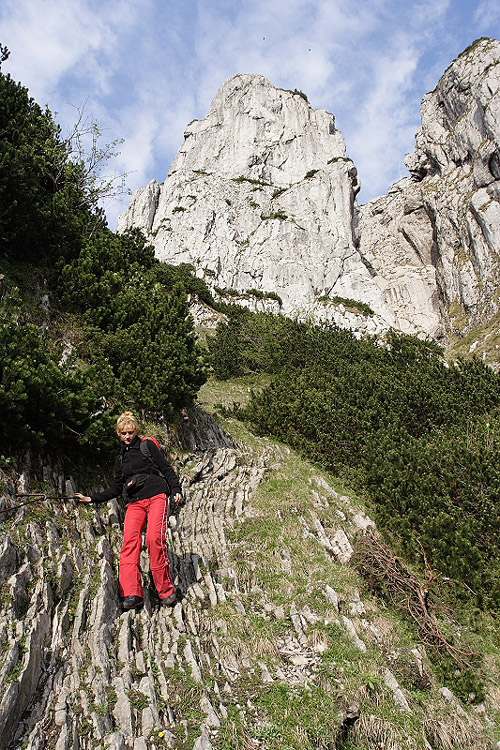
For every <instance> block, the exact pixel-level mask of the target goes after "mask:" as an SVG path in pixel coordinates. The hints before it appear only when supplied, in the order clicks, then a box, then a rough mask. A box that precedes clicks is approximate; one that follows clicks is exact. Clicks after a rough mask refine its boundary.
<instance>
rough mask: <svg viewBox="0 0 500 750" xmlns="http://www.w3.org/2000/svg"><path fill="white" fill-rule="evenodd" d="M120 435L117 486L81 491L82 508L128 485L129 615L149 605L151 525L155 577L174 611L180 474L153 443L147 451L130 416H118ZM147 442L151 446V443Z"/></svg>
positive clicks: (125, 598) (123, 587) (125, 575)
mask: <svg viewBox="0 0 500 750" xmlns="http://www.w3.org/2000/svg"><path fill="white" fill-rule="evenodd" d="M116 432H117V435H118V437H119V438H120V440H121V441H122V445H121V450H120V453H119V455H118V456H117V458H116V461H115V477H114V482H113V485H112V486H111V487H108V489H106V490H103V491H102V492H97V493H95V494H94V495H91V496H90V497H89V496H87V495H82V494H81V493H80V492H75V497H76V498H77V499H78V500H79V501H80V502H82V503H103V502H106V500H111V499H112V498H113V497H118V495H120V494H121V493H122V491H123V487H124V486H125V488H126V491H127V495H128V498H129V500H128V504H127V510H126V513H125V526H124V530H123V546H122V550H121V553H120V596H121V597H122V607H123V609H124V610H129V609H137V608H140V607H142V605H143V603H144V589H143V585H142V574H141V569H140V564H139V563H140V556H141V548H142V533H143V531H144V527H145V526H146V522H147V524H148V527H147V532H146V544H147V546H148V550H149V557H150V566H151V573H152V574H153V580H154V582H155V586H156V589H157V591H158V595H159V597H160V600H161V604H162V605H164V606H167V607H172V606H173V605H174V604H175V602H176V601H177V596H176V592H175V587H174V583H173V581H172V574H171V572H170V561H169V558H168V552H167V521H168V502H169V497H171V498H172V497H173V499H174V501H175V502H176V503H177V504H179V503H181V502H182V489H181V485H180V482H179V478H178V477H177V474H176V473H175V471H174V470H173V468H172V467H171V465H170V464H169V462H168V461H167V459H166V458H165V456H164V455H163V453H162V452H161V450H160V449H159V448H158V446H157V445H156V443H155V442H154V441H153V440H147V449H146V450H145V449H144V447H143V448H142V449H141V443H142V440H141V438H140V437H139V425H138V423H137V420H136V418H135V417H134V415H133V414H132V412H130V411H126V412H124V413H123V414H121V415H120V416H119V417H118V420H117V422H116ZM145 442H146V441H145Z"/></svg>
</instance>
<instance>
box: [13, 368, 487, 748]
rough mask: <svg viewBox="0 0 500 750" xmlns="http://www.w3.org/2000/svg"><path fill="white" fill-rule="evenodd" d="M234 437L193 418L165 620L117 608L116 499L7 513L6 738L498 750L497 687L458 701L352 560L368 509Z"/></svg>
mask: <svg viewBox="0 0 500 750" xmlns="http://www.w3.org/2000/svg"><path fill="white" fill-rule="evenodd" d="M230 388H232V389H233V392H232V393H231V395H230V398H232V397H233V396H234V393H235V392H237V391H239V392H240V394H241V395H242V396H243V395H244V392H245V391H246V390H247V387H246V385H245V381H243V382H240V381H239V382H235V383H234V384H233V385H230ZM225 393H227V391H226V386H224V390H223V391H221V389H220V386H219V385H217V384H212V383H210V384H208V385H207V386H206V387H205V389H204V390H203V391H202V393H201V396H200V398H201V401H202V402H203V403H205V405H206V407H208V408H210V406H211V404H213V403H214V401H218V400H222V401H223V400H225V398H226V397H227V396H225V395H224V394H225ZM227 429H229V430H230V431H231V432H232V433H233V434H234V437H231V436H230V435H229V434H228V433H227V432H226V433H224V432H223V431H222V430H221V429H220V427H218V426H217V424H216V423H215V422H213V420H212V419H211V418H210V417H209V416H208V415H206V414H204V413H203V412H199V411H192V412H190V422H189V423H187V424H186V425H185V426H184V428H183V434H182V435H181V436H180V438H181V441H182V443H183V445H184V448H183V449H179V450H178V452H177V456H176V461H177V464H178V467H179V469H180V471H181V473H182V475H183V476H184V484H185V487H186V489H187V493H186V494H187V502H186V504H185V505H184V506H183V507H182V508H181V509H180V510H179V512H178V513H176V515H175V516H173V517H171V519H170V529H169V539H170V546H171V550H172V560H173V566H174V570H175V573H176V576H177V580H178V584H179V587H180V590H181V592H182V594H183V600H182V602H181V603H179V604H178V605H176V607H175V608H174V610H173V611H165V610H159V609H158V604H157V602H156V600H155V598H154V595H153V594H152V593H151V592H150V591H148V592H147V594H146V603H145V607H144V609H143V610H142V611H141V612H139V613H134V612H128V613H123V614H122V613H121V612H120V609H119V604H118V597H117V579H116V565H117V558H118V552H119V546H120V538H121V534H120V523H119V519H120V517H121V511H120V509H119V508H118V506H117V505H116V504H114V503H112V504H110V505H109V506H105V507H104V508H103V509H87V508H83V507H81V506H77V507H75V506H72V505H69V504H68V505H66V506H64V505H62V504H60V503H59V504H54V503H53V504H50V503H48V504H47V503H40V504H39V505H29V506H25V507H24V508H23V509H21V510H18V511H11V512H8V513H4V512H3V513H2V515H1V523H2V531H1V553H0V555H1V570H2V571H3V576H4V578H5V579H6V580H5V582H4V586H3V593H2V600H1V603H2V609H1V615H0V618H1V623H2V627H1V628H0V632H1V633H2V636H1V637H2V661H1V672H0V684H1V685H2V693H3V699H2V702H1V704H0V736H1V737H2V740H1V742H2V746H3V747H6V748H9V749H10V748H12V749H13V748H18V747H20V746H21V745H22V746H23V747H24V748H27V749H28V750H33V749H34V748H38V749H40V750H41V749H42V748H49V747H51V748H57V750H62V749H63V748H70V747H71V748H75V747H77V748H82V749H83V748H96V747H98V748H109V749H112V750H124V749H125V748H134V749H135V750H145V749H146V748H151V749H152V748H161V747H173V748H186V749H187V748H196V749H197V750H202V749H203V750H209V749H210V748H214V750H215V749H216V748H220V749H221V750H222V748H243V747H252V748H270V749H273V748H276V750H277V749H278V748H283V747H289V748H299V747H300V748H311V749H312V748H315V749H316V748H327V747H328V748H331V747H337V748H351V749H352V748H358V747H359V748H361V747H375V746H377V747H384V748H389V747H391V748H420V747H432V748H443V749H444V748H448V747H461V748H467V747H470V748H492V747H493V739H492V738H493V734H492V728H491V726H490V724H491V720H492V718H493V717H494V716H495V715H496V713H497V712H498V709H499V705H498V697H497V696H496V694H495V686H494V685H493V684H492V685H491V688H490V689H489V690H488V696H487V699H486V700H485V702H484V705H483V706H482V709H481V710H482V713H476V712H471V711H470V710H467V709H465V707H463V706H461V705H460V703H459V701H458V700H457V699H456V698H455V697H454V696H453V694H452V693H451V692H450V691H449V690H447V689H441V688H440V682H439V681H438V680H437V678H436V677H435V676H434V674H433V670H432V667H431V664H430V662H429V660H428V657H427V656H426V648H425V646H424V645H423V644H422V643H421V642H419V640H418V639H416V638H415V636H414V635H412V633H411V629H408V625H407V624H405V622H404V621H403V620H401V617H400V616H399V615H398V614H397V613H396V612H395V610H393V609H392V608H391V607H387V605H383V606H381V603H380V602H379V601H378V600H377V599H376V598H374V596H373V595H372V594H371V593H370V592H369V590H368V589H367V587H366V584H365V582H364V581H363V579H362V578H361V577H360V576H359V574H358V573H356V572H355V569H354V568H353V567H352V566H350V565H349V564H348V562H349V559H350V557H351V555H352V544H354V543H355V539H356V537H357V535H359V534H361V535H362V536H364V538H367V537H366V534H367V533H368V532H370V530H371V531H372V532H373V522H371V521H370V519H369V518H368V516H367V515H366V512H365V511H364V509H363V507H362V505H360V503H359V501H357V500H356V499H355V498H353V497H350V496H349V495H347V494H345V492H344V491H343V490H342V489H341V488H338V487H337V489H335V483H334V482H333V481H332V479H331V478H330V477H328V476H327V475H325V474H324V473H323V472H321V471H319V470H317V469H316V468H315V467H313V466H312V465H310V464H308V463H307V462H305V461H302V460H300V459H298V458H297V456H296V455H295V454H293V453H292V452H291V451H289V450H288V449H286V448H284V447H282V446H279V445H277V444H274V443H272V442H270V441H267V440H263V439H259V438H256V437H255V436H252V435H251V434H250V433H248V432H247V431H246V430H245V428H243V426H242V425H241V424H240V423H238V422H236V421H234V420H231V421H229V422H227V423H226V430H227ZM235 438H236V440H237V442H236V441H235ZM7 471H8V470H7ZM8 473H9V477H8V478H7V475H6V474H5V473H4V483H5V490H4V493H3V494H4V498H3V499H2V511H4V510H5V509H6V508H7V507H9V506H10V505H11V504H12V503H16V502H17V503H18V502H19V501H18V500H17V501H15V500H14V499H13V497H12V495H11V493H12V491H13V490H14V485H15V483H16V482H17V486H18V487H19V486H22V485H23V483H24V485H25V484H26V483H27V482H28V476H31V480H29V481H30V485H31V486H30V489H32V488H34V487H36V484H35V482H34V480H33V476H34V474H36V473H37V472H36V470H35V467H31V468H30V469H29V470H28V467H25V473H23V474H22V475H19V474H16V473H15V472H13V471H12V470H10V472H9V471H8ZM44 477H45V480H46V482H47V484H49V485H50V484H51V483H52V481H53V480H52V477H51V474H50V472H49V471H48V468H46V469H45V470H44ZM58 481H59V482H60V481H61V480H60V479H59V480H58ZM24 488H25V486H24ZM146 562H147V561H146V559H144V560H143V563H144V564H146ZM497 651H498V650H497V649H495V650H491V651H490V657H489V667H488V669H489V673H491V674H494V673H495V664H496V663H497V660H498V653H497ZM496 671H497V670H496ZM450 741H451V742H452V744H450ZM426 743H427V744H426Z"/></svg>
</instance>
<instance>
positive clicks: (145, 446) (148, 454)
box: [140, 435, 163, 476]
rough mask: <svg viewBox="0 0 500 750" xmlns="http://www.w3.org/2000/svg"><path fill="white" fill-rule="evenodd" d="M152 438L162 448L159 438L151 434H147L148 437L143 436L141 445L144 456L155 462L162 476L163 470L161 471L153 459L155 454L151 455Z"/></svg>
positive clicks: (155, 466) (156, 468)
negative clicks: (149, 443) (150, 443)
mask: <svg viewBox="0 0 500 750" xmlns="http://www.w3.org/2000/svg"><path fill="white" fill-rule="evenodd" d="M150 440H151V441H152V442H153V443H154V444H155V445H156V446H157V447H158V448H159V450H161V446H160V443H159V442H158V440H157V439H156V438H154V437H150V436H149V435H147V436H146V437H143V438H141V445H140V449H141V453H142V454H143V456H145V457H146V458H147V459H148V461H150V462H151V463H152V464H153V466H154V468H155V470H156V471H157V472H158V474H159V475H160V476H163V474H162V472H161V471H160V469H159V468H158V466H157V465H156V464H155V462H154V460H153V456H152V455H151V451H150V450H149V446H148V442H149V441H150Z"/></svg>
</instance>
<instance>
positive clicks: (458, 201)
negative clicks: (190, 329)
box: [118, 39, 500, 343]
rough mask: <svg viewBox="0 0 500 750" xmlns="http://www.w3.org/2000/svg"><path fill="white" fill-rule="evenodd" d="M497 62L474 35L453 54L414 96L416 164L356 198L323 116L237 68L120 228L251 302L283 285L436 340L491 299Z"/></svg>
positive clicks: (382, 327)
mask: <svg viewBox="0 0 500 750" xmlns="http://www.w3.org/2000/svg"><path fill="white" fill-rule="evenodd" d="M499 63H500V42H498V41H496V40H492V39H484V40H480V41H478V42H477V43H475V44H474V45H471V47H470V48H468V49H467V50H466V51H465V52H463V53H462V54H461V55H460V56H459V58H458V59H457V60H455V61H454V62H453V63H452V64H451V65H450V67H449V68H448V70H447V71H446V72H445V74H444V75H443V77H442V78H441V80H440V81H439V83H438V85H437V86H436V89H435V90H434V91H433V92H432V93H430V94H427V95H426V96H425V97H424V100H423V103H422V110H421V114H422V126H421V128H420V129H419V131H418V133H417V136H416V147H415V152H414V153H413V154H411V155H409V156H408V157H407V159H406V164H407V166H408V169H409V171H410V174H411V177H408V178H405V179H403V180H401V181H399V182H398V183H396V184H395V185H393V186H392V188H391V189H390V190H389V192H388V194H387V195H385V196H382V197H380V198H377V199H375V200H372V201H370V202H368V203H367V204H366V205H363V206H359V205H358V203H357V200H356V195H357V193H358V191H359V187H360V183H359V179H358V173H357V169H356V166H355V165H354V164H353V162H352V160H351V159H350V158H349V157H348V156H347V154H346V147H345V142H344V138H343V136H342V134H341V133H340V131H339V130H338V129H337V127H336V124H335V118H334V116H333V115H332V114H329V113H328V112H326V111H325V110H315V109H313V108H312V107H311V106H310V104H309V103H308V101H307V98H306V97H305V95H303V94H302V93H301V92H298V91H293V92H292V91H285V90H282V89H278V88H275V87H274V86H273V85H271V83H270V82H269V81H268V80H267V79H266V78H264V77H263V76H261V75H236V76H234V77H233V78H231V79H230V80H228V81H227V82H226V83H224V85H223V86H222V88H221V89H220V91H219V93H218V94H217V96H216V97H215V99H214V101H213V103H212V106H211V109H210V111H209V113H208V115H207V116H206V118H205V119H204V120H201V121H198V120H195V121H194V122H192V123H190V124H189V125H188V127H187V129H186V132H185V141H184V143H183V145H182V146H181V148H180V150H179V153H178V155H177V157H176V159H175V160H174V162H173V164H172V166H171V168H170V171H169V174H168V177H167V179H166V180H165V181H164V182H163V184H158V183H157V182H156V181H155V180H152V181H151V182H150V183H149V185H147V186H145V187H144V188H141V189H140V190H138V191H137V192H136V193H135V195H134V196H133V199H132V202H131V205H130V208H129V210H128V211H127V212H126V213H125V214H124V215H122V216H121V217H120V220H119V227H118V228H119V230H120V231H123V230H125V229H126V228H128V227H133V226H138V227H140V228H141V229H143V230H144V232H145V233H146V234H147V236H148V238H149V239H150V241H151V243H152V244H153V245H154V247H155V251H156V254H157V256H158V257H159V258H160V259H162V260H164V261H166V262H169V263H174V264H177V263H189V264H191V265H192V266H194V268H195V269H196V272H197V274H198V275H199V276H201V277H203V278H204V279H205V280H206V281H207V283H208V284H209V285H210V286H211V287H212V288H213V289H216V290H218V291H219V293H221V294H222V295H224V294H225V295H227V294H228V293H230V294H231V295H232V299H234V298H235V293H238V295H237V297H236V298H237V299H239V301H240V302H242V303H243V304H248V305H251V306H254V307H256V308H257V309H258V308H259V307H260V308H261V309H262V308H265V309H274V310H278V309H279V301H278V300H276V297H279V298H280V299H281V302H282V306H281V310H282V311H283V312H284V313H286V314H294V315H297V314H298V315H308V316H310V315H313V316H314V317H315V318H316V319H327V320H332V321H334V322H336V323H338V324H339V325H341V326H347V327H350V328H352V329H354V330H357V331H359V332H360V333H375V334H376V333H380V332H383V331H386V330H387V329H388V328H390V327H392V328H395V329H397V330H400V331H403V332H406V333H415V334H419V335H421V336H424V337H429V338H434V339H438V340H440V341H442V342H443V343H447V342H449V341H450V340H451V339H452V338H453V337H454V336H457V335H458V336H462V335H464V334H465V333H467V332H468V331H470V330H471V329H472V328H474V327H477V326H480V325H485V324H486V323H487V322H488V321H490V320H492V319H493V318H494V316H495V315H496V314H497V312H498V282H499V264H498V257H499V252H500V229H499V227H500V148H499V144H500V93H499V90H500V64H499ZM266 295H267V296H266ZM353 301H354V303H355V304H352V302H353ZM356 303H358V304H357V305H356ZM359 303H363V305H365V306H368V309H367V308H366V307H363V306H362V305H359ZM370 309H371V311H372V314H371V313H370Z"/></svg>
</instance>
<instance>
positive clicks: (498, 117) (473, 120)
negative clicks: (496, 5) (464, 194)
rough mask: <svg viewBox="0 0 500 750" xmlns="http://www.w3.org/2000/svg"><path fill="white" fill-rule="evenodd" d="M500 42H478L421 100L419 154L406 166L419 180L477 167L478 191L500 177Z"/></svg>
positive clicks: (414, 154) (490, 40) (475, 174)
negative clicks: (456, 168) (460, 168)
mask: <svg viewBox="0 0 500 750" xmlns="http://www.w3.org/2000/svg"><path fill="white" fill-rule="evenodd" d="M499 78H500V42H498V41H497V40H495V39H479V40H477V41H476V42H474V44H471V45H470V47H468V48H467V49H466V50H464V52H462V54H461V55H459V57H458V58H457V59H456V60H455V61H454V62H453V63H452V64H451V65H450V66H449V67H448V69H447V70H446V72H445V73H444V75H443V76H442V78H441V79H440V81H439V83H438V85H437V86H436V88H435V89H434V91H432V92H431V93H429V94H426V95H425V96H424V98H423V100H422V106H421V115H422V126H421V127H420V128H419V130H418V131H417V134H416V148H415V152H414V153H413V154H411V155H409V156H407V158H406V160H405V163H406V166H407V167H408V169H409V171H410V172H411V174H412V175H413V176H414V177H416V178H417V179H423V178H424V177H426V176H428V175H433V174H438V175H443V174H445V173H446V172H447V171H448V170H449V169H450V168H455V167H462V166H464V165H471V164H473V169H474V177H475V180H476V187H483V186H485V185H487V184H489V183H490V182H492V181H493V180H498V179H500V157H499V153H498V136H499V133H500V96H499V83H500V81H499Z"/></svg>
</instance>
